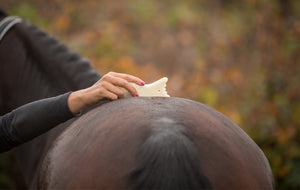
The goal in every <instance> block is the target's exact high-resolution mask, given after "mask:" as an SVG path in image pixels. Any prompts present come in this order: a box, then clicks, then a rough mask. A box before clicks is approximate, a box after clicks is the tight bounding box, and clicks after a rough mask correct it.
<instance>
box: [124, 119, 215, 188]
mask: <svg viewBox="0 0 300 190" xmlns="http://www.w3.org/2000/svg"><path fill="white" fill-rule="evenodd" d="M161 121H165V122H167V123H169V120H168V119H166V118H163V119H162V120H161ZM152 129H153V130H152V132H151V134H150V136H149V137H148V139H147V140H146V141H145V143H144V144H143V145H142V146H141V149H140V150H139V152H138V155H137V162H136V163H138V165H137V166H136V167H135V168H133V169H132V170H131V171H130V172H129V174H128V177H129V184H128V185H129V186H131V187H132V188H133V189H134V190H147V189H156V190H158V189H161V190H168V189H169V190H177V189H178V190H181V189H189V190H199V189H212V185H211V183H210V181H209V180H208V178H207V177H206V176H205V175H204V173H203V171H202V168H201V163H200V157H199V153H198V151H197V148H196V146H195V144H194V143H193V141H192V140H191V139H190V138H189V135H188V134H187V133H186V131H185V129H184V128H183V127H182V126H181V125H180V124H177V123H172V121H171V123H170V125H168V126H166V125H162V123H161V124H160V121H158V122H157V123H154V125H153V127H152Z"/></svg>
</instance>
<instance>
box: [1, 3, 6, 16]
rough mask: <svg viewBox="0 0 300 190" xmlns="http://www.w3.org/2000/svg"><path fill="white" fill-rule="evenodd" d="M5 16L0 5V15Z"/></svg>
mask: <svg viewBox="0 0 300 190" xmlns="http://www.w3.org/2000/svg"><path fill="white" fill-rule="evenodd" d="M3 16H7V13H6V12H5V11H4V10H3V9H2V7H1V6H0V17H3Z"/></svg>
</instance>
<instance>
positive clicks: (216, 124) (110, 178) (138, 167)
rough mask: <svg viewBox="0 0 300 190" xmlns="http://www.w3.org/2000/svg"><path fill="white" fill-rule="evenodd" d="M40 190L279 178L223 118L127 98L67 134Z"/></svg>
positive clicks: (50, 157)
mask: <svg viewBox="0 0 300 190" xmlns="http://www.w3.org/2000/svg"><path fill="white" fill-rule="evenodd" d="M38 187H39V188H45V189H47V188H49V189H58V188H64V189H74V188H79V187H81V188H97V189H130V188H132V189H147V188H148V189H149V187H150V188H152V189H154V188H155V189H166V188H169V189H183V188H187V187H188V188H191V189H199V188H201V189H211V188H214V189H272V188H273V178H272V173H271V170H270V167H269V164H268V161H267V160H266V158H265V156H264V154H263V153H262V151H261V150H260V148H259V147H258V146H257V145H256V144H255V143H254V142H253V141H252V140H251V139H250V138H249V137H248V135H247V134H246V133H244V132H243V130H242V129H240V128H239V127H238V126H237V125H235V124H234V123H233V122H231V121H230V120H229V119H228V118H227V117H225V116H224V115H222V114H221V113H219V112H217V111H215V110H213V109H211V108H209V107H207V106H205V105H203V104H200V103H197V102H194V101H190V100H186V99H181V98H129V99H122V100H118V101H113V102H110V103H107V104H104V105H102V106H100V107H97V108H95V109H93V110H91V111H90V112H88V113H86V114H84V115H83V116H81V117H80V118H79V119H77V120H76V121H75V122H74V123H73V124H72V125H71V126H70V127H69V128H67V129H66V130H65V131H64V132H63V133H62V134H61V135H60V136H59V137H58V138H57V139H56V141H55V142H54V144H53V146H52V147H51V148H50V150H49V152H48V154H47V155H46V156H45V158H44V160H43V162H42V164H41V169H40V173H39V177H38Z"/></svg>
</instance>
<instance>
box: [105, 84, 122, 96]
mask: <svg viewBox="0 0 300 190" xmlns="http://www.w3.org/2000/svg"><path fill="white" fill-rule="evenodd" d="M103 87H104V88H105V89H106V90H108V91H109V92H111V93H113V94H116V95H117V96H118V97H119V98H123V96H124V92H123V91H122V90H121V89H120V88H119V87H116V86H114V85H113V84H111V83H109V82H104V83H103Z"/></svg>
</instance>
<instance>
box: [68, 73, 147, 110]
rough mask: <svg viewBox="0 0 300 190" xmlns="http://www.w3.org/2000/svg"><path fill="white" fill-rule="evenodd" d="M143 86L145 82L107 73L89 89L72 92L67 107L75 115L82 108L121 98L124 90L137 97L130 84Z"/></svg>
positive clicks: (127, 75)
mask: <svg viewBox="0 0 300 190" xmlns="http://www.w3.org/2000/svg"><path fill="white" fill-rule="evenodd" d="M130 83H135V84H137V85H140V86H143V85H145V82H144V81H143V80H141V79H140V78H138V77H135V76H132V75H129V74H123V73H116V72H109V73H107V74H105V75H104V76H103V77H102V78H101V79H100V80H99V81H97V82H96V83H95V84H94V85H92V86H91V87H88V88H85V89H82V90H78V91H75V92H72V93H71V94H70V95H69V98H68V106H69V108H70V110H71V112H72V113H74V114H77V113H79V112H80V111H81V110H83V109H84V108H86V107H88V106H92V105H94V104H97V103H98V102H99V101H101V100H103V99H106V98H107V99H110V100H117V99H119V98H123V96H124V91H123V90H121V88H124V89H126V90H127V91H128V92H130V93H131V95H132V96H136V97H138V96H139V95H138V93H137V91H136V89H135V88H134V87H133V86H132V85H131V84H130Z"/></svg>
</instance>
